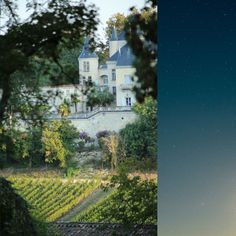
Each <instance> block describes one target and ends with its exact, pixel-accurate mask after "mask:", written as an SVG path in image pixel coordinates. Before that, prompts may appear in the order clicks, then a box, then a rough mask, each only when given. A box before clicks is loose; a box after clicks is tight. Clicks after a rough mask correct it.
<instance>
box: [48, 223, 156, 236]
mask: <svg viewBox="0 0 236 236" xmlns="http://www.w3.org/2000/svg"><path fill="white" fill-rule="evenodd" d="M51 225H52V226H53V228H55V229H56V230H58V231H59V232H60V233H62V235H63V236H113V235H117V236H118V235H119V236H127V235H129V236H156V235H157V226H156V225H132V226H130V227H129V228H127V227H124V225H122V224H115V223H75V222H74V223H72V222H71V223H70V222H66V223H65V222H64V223H52V224H51Z"/></svg>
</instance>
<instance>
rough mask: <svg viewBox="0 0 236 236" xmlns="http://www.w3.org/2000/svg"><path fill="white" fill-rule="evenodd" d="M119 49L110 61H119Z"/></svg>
mask: <svg viewBox="0 0 236 236" xmlns="http://www.w3.org/2000/svg"><path fill="white" fill-rule="evenodd" d="M118 54H119V51H117V52H116V53H115V54H113V55H112V56H111V57H110V58H109V59H108V61H117V58H118Z"/></svg>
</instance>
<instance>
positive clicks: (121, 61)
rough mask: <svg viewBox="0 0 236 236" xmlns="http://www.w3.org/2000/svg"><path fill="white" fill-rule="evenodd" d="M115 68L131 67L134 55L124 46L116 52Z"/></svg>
mask: <svg viewBox="0 0 236 236" xmlns="http://www.w3.org/2000/svg"><path fill="white" fill-rule="evenodd" d="M118 52H119V53H118V58H117V64H116V65H117V66H132V64H133V61H134V55H133V53H132V52H131V50H130V48H129V46H128V45H127V44H126V45H124V46H123V47H122V48H121V49H120V50H119V51H118Z"/></svg>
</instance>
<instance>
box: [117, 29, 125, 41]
mask: <svg viewBox="0 0 236 236" xmlns="http://www.w3.org/2000/svg"><path fill="white" fill-rule="evenodd" d="M117 38H118V40H119V41H121V40H125V32H124V31H122V32H121V33H120V34H119V35H118V37H117Z"/></svg>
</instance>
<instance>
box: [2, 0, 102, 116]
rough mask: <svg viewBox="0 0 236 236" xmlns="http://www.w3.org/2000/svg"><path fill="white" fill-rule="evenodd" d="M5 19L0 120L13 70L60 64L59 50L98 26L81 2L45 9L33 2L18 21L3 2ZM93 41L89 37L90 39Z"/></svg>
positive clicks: (13, 8)
mask: <svg viewBox="0 0 236 236" xmlns="http://www.w3.org/2000/svg"><path fill="white" fill-rule="evenodd" d="M3 3H4V6H5V7H4V12H5V13H6V14H7V15H8V20H7V22H6V23H5V25H4V26H2V27H1V29H2V30H3V29H5V31H4V32H3V33H1V35H0V51H1V55H0V88H1V89H2V98H1V100H0V120H1V121H2V120H3V119H5V118H6V114H5V109H6V107H7V105H8V102H9V99H10V97H11V95H12V90H13V86H12V85H11V83H10V81H11V78H12V76H13V75H14V73H16V72H17V71H23V72H24V71H27V70H28V68H29V64H30V61H31V60H32V59H36V58H41V59H51V60H53V61H54V62H56V63H57V64H58V65H60V63H59V60H58V55H59V54H60V52H61V48H62V45H63V47H68V48H71V47H73V46H75V44H76V43H77V42H78V40H80V39H81V38H82V37H84V36H86V35H91V36H94V31H95V30H96V25H97V23H98V19H97V11H96V8H95V6H94V5H85V1H83V0H82V1H80V2H79V3H75V2H72V1H69V0H67V1H61V0H51V1H48V3H47V4H46V7H45V6H43V5H42V4H40V3H36V2H35V1H31V2H29V3H28V4H27V8H28V9H29V10H31V12H32V13H31V14H30V16H29V17H28V18H27V19H26V20H25V21H24V22H21V21H20V20H19V16H18V15H17V5H16V3H13V1H9V0H3ZM92 38H93V37H92Z"/></svg>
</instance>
